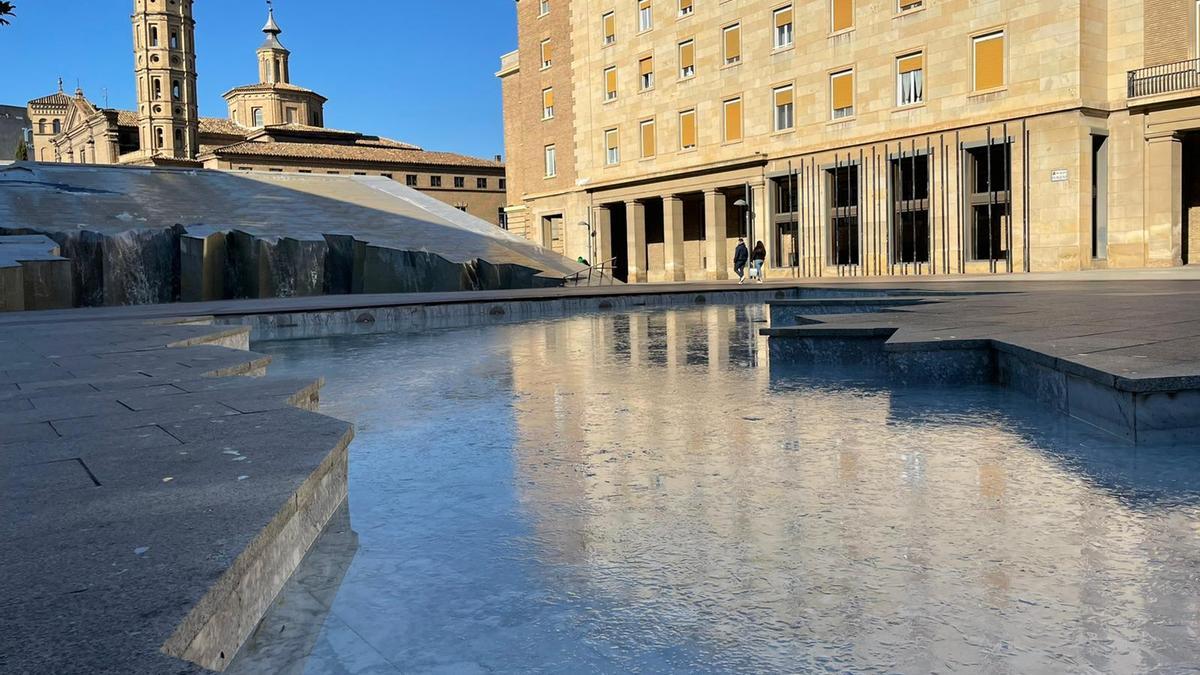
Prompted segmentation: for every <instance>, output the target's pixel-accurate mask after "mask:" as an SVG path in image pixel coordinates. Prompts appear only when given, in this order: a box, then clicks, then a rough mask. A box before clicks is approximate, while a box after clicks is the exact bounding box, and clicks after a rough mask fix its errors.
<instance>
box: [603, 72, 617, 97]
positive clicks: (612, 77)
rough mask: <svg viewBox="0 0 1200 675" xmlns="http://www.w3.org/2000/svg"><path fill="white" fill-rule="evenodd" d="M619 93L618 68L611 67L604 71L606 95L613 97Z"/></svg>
mask: <svg viewBox="0 0 1200 675" xmlns="http://www.w3.org/2000/svg"><path fill="white" fill-rule="evenodd" d="M616 94H617V69H616V68H609V69H608V70H606V71H604V95H605V96H606V97H607V98H612V97H613V96H616Z"/></svg>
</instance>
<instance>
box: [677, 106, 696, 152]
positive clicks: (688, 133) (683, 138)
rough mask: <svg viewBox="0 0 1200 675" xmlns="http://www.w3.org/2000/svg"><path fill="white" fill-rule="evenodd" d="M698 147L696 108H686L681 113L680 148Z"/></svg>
mask: <svg viewBox="0 0 1200 675" xmlns="http://www.w3.org/2000/svg"><path fill="white" fill-rule="evenodd" d="M694 147H696V110H695V109H692V110H684V111H683V112H681V113H679V149H680V150H691V149H692V148H694Z"/></svg>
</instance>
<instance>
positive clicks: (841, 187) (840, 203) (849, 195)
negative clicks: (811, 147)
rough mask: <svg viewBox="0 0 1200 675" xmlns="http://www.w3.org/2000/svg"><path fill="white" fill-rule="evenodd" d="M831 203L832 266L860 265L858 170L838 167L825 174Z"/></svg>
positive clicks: (854, 167) (830, 246)
mask: <svg viewBox="0 0 1200 675" xmlns="http://www.w3.org/2000/svg"><path fill="white" fill-rule="evenodd" d="M825 175H826V186H827V187H826V189H827V191H828V199H829V263H830V264H831V265H857V264H859V241H860V239H861V232H860V231H859V222H858V210H859V208H858V207H859V205H858V166H857V165H855V164H848V165H846V166H835V167H834V168H832V169H828V170H826V172H825Z"/></svg>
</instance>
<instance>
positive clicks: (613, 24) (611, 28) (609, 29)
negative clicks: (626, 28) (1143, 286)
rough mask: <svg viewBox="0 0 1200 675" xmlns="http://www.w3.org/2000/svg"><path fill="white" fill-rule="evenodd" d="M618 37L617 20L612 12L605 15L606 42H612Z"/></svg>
mask: <svg viewBox="0 0 1200 675" xmlns="http://www.w3.org/2000/svg"><path fill="white" fill-rule="evenodd" d="M616 36H617V19H616V17H615V16H613V13H612V12H609V13H608V14H605V15H604V41H605V42H606V43H607V42H612V41H613V39H614V38H615V37H616Z"/></svg>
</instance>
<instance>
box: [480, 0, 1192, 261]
mask: <svg viewBox="0 0 1200 675" xmlns="http://www.w3.org/2000/svg"><path fill="white" fill-rule="evenodd" d="M517 14H518V20H517V21H518V31H519V43H518V49H517V50H516V51H514V52H512V53H510V54H506V55H505V56H503V57H502V59H501V69H500V71H499V73H498V75H499V76H500V78H501V79H502V82H503V88H504V110H505V134H506V145H507V153H508V173H509V195H508V206H507V212H508V217H509V227H510V229H513V230H516V231H520V232H522V233H524V234H525V236H527V237H529V238H531V239H534V240H536V241H539V242H541V243H543V244H544V245H547V246H551V247H554V248H555V249H558V250H561V251H563V252H564V253H566V254H567V255H569V256H576V255H585V256H589V257H591V259H593V260H607V259H610V258H612V259H615V264H616V267H617V276H618V278H627V279H629V280H647V279H648V280H680V279H704V278H709V279H711V278H727V277H728V276H729V274H730V272H729V267H730V258H731V256H732V242H734V241H736V237H737V236H738V235H747V236H750V237H751V238H752V239H755V240H759V239H761V240H762V241H763V242H764V243H765V245H766V247H767V249H768V252H769V255H768V266H770V267H772V268H775V270H774V273H776V274H781V275H783V274H786V275H793V274H794V275H796V276H820V275H884V274H963V273H968V274H969V273H1001V272H1021V271H1051V270H1079V269H1090V268H1104V267H1139V266H1170V265H1179V264H1183V263H1187V262H1195V261H1200V254H1195V253H1193V252H1192V251H1191V250H1190V249H1191V247H1192V246H1196V245H1198V243H1200V77H1198V76H1197V73H1200V66H1198V65H1197V64H1200V31H1198V28H1197V26H1198V24H1200V2H1198V1H1197V0H1066V1H1064V0H1054V1H1051V0H1030V1H1028V2H1003V1H1001V0H792V1H790V2H789V1H788V0H599V1H595V0H589V1H587V2H584V1H583V0H575V1H569V0H517ZM590 232H594V233H595V236H594V237H590V236H589V233H590Z"/></svg>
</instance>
